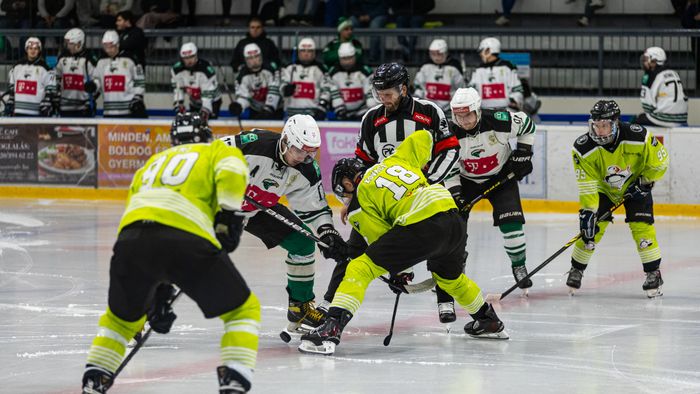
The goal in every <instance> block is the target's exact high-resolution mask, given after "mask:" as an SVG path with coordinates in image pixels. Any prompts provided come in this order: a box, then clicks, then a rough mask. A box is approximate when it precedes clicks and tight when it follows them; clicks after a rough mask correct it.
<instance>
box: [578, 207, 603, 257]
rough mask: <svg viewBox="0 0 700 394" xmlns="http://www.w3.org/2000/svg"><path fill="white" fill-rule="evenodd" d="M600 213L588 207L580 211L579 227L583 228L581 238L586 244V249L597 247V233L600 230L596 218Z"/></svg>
mask: <svg viewBox="0 0 700 394" xmlns="http://www.w3.org/2000/svg"><path fill="white" fill-rule="evenodd" d="M597 219H598V215H597V214H596V213H595V212H593V211H589V210H587V209H581V210H579V211H578V222H579V228H580V229H581V239H582V240H583V243H584V244H585V248H586V250H594V249H595V235H596V233H597V232H598V230H599V229H598V226H597V225H596V220H597Z"/></svg>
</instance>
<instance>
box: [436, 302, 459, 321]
mask: <svg viewBox="0 0 700 394" xmlns="http://www.w3.org/2000/svg"><path fill="white" fill-rule="evenodd" d="M438 316H439V318H440V323H443V324H446V323H452V322H454V321H456V320H457V314H455V303H454V301H448V302H439V303H438Z"/></svg>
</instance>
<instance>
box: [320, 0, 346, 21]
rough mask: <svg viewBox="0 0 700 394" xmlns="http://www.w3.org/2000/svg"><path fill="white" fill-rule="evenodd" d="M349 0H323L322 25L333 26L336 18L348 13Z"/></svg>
mask: <svg viewBox="0 0 700 394" xmlns="http://www.w3.org/2000/svg"><path fill="white" fill-rule="evenodd" d="M349 2H350V0H325V1H324V5H325V7H324V8H325V9H324V12H323V26H326V27H333V26H335V25H336V23H337V22H338V19H340V18H342V17H346V16H347V15H349V14H350V10H349V8H350V4H349Z"/></svg>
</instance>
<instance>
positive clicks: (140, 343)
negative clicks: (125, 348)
mask: <svg viewBox="0 0 700 394" xmlns="http://www.w3.org/2000/svg"><path fill="white" fill-rule="evenodd" d="M181 294H182V290H181V289H178V290H177V293H175V296H174V297H173V298H172V300H170V302H169V303H168V306H172V305H173V304H174V303H175V301H176V300H177V299H178V298H179V297H180V295H181ZM152 332H153V328H152V327H150V326H149V327H148V330H146V333H145V334H143V336H141V338H139V340H138V341H136V345H135V346H134V348H133V349H131V351H130V352H129V354H128V355H127V356H126V357H125V358H124V361H122V363H121V364H119V368H117V370H116V371H114V375H112V384H114V381H115V380H117V376H119V374H120V373H121V372H122V370H123V369H124V368H125V367H126V365H127V364H128V363H129V361H130V360H131V359H132V358H134V356H135V355H136V352H138V351H139V349H141V347H142V346H143V344H144V343H146V340H147V339H148V337H150V336H151V333H152Z"/></svg>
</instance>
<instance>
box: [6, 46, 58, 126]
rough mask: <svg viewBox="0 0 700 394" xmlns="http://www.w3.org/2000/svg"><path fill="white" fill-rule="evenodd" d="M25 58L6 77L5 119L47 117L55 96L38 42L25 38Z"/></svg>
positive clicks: (52, 74)
mask: <svg viewBox="0 0 700 394" xmlns="http://www.w3.org/2000/svg"><path fill="white" fill-rule="evenodd" d="M24 50H25V52H26V54H27V56H26V57H25V58H24V59H22V60H20V61H19V62H17V64H15V65H14V66H13V67H12V68H11V69H10V73H9V83H10V87H9V92H10V94H9V98H8V100H7V103H6V104H5V115H6V116H51V115H52V113H53V101H54V95H55V93H56V78H55V76H54V73H53V71H51V69H50V68H49V66H48V65H47V64H46V61H44V59H43V58H42V57H41V50H42V47H41V41H40V40H39V39H38V38H36V37H29V38H28V39H27V41H26V42H25V43H24Z"/></svg>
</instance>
